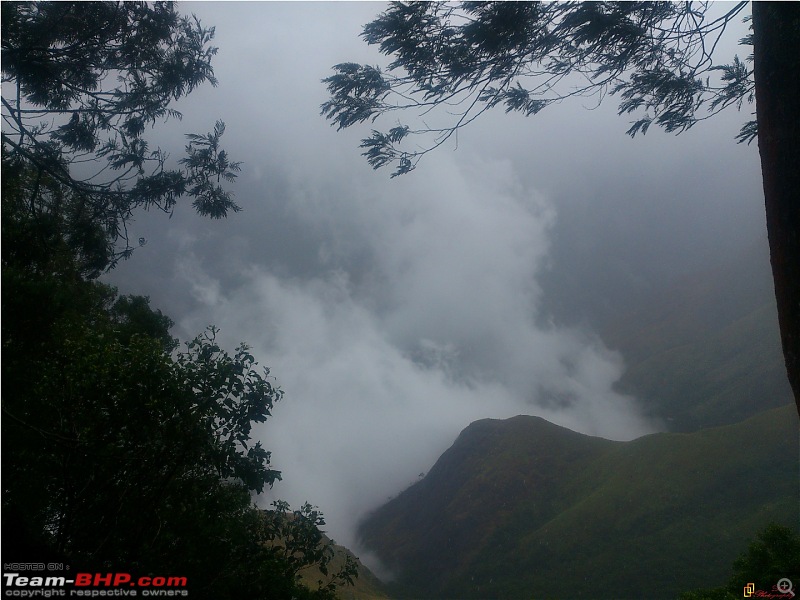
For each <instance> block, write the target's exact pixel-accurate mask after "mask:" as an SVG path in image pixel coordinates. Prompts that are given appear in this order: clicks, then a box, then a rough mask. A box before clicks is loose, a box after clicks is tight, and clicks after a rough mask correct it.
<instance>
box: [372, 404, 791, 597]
mask: <svg viewBox="0 0 800 600" xmlns="http://www.w3.org/2000/svg"><path fill="white" fill-rule="evenodd" d="M799 450H800V448H799V447H798V429H797V416H796V414H795V413H794V408H793V406H792V405H789V406H786V407H783V408H778V409H774V410H771V411H768V412H765V413H763V414H760V415H757V416H756V417H753V418H751V419H749V420H747V421H745V422H742V423H739V424H736V425H730V426H725V427H719V428H715V429H709V430H704V431H699V432H696V433H690V434H675V433H672V434H654V435H650V436H645V437H643V438H639V439H638V440H634V441H631V442H611V441H608V440H604V439H600V438H593V437H590V436H585V435H581V434H578V433H575V432H572V431H569V430H567V429H564V428H561V427H558V426H556V425H553V424H551V423H548V422H546V421H544V420H543V419H540V418H537V417H515V418H513V419H508V420H505V421H495V420H483V421H478V422H476V423H473V424H472V425H470V426H469V427H468V428H467V429H465V430H464V431H463V432H462V434H461V435H460V436H459V438H458V439H457V440H456V442H455V443H454V444H453V446H452V447H451V448H450V449H449V450H448V451H447V452H445V453H444V454H443V455H442V457H441V458H440V459H439V461H438V462H437V463H436V465H435V466H434V467H433V468H432V469H431V471H430V472H429V473H428V475H427V476H426V477H425V478H424V479H423V480H421V481H420V482H418V483H417V484H415V485H413V486H412V487H410V488H409V489H407V490H406V491H405V492H403V493H402V494H401V495H399V496H398V497H397V498H395V499H394V500H393V501H391V502H389V503H388V504H386V505H384V506H383V507H381V508H380V509H378V510H377V511H376V512H375V513H373V514H372V515H371V516H370V518H369V519H368V520H367V521H366V522H365V523H364V524H363V525H362V528H361V534H362V538H363V542H364V543H365V545H366V546H367V547H368V548H370V549H371V550H373V551H375V552H376V553H377V555H378V556H379V557H380V558H381V560H383V561H384V562H385V563H386V565H387V566H388V567H389V568H390V569H393V570H394V572H395V574H396V577H397V579H396V583H395V585H396V590H395V591H396V592H398V593H399V594H401V595H408V596H411V597H415V598H434V597H436V598H506V597H512V598H517V597H527V598H530V597H531V596H533V597H541V596H547V597H555V598H558V597H561V598H641V597H648V598H668V597H669V598H674V597H675V596H676V595H677V593H678V592H680V591H681V590H687V589H692V588H696V587H702V586H708V585H710V584H715V583H717V582H722V581H723V580H724V579H725V578H726V577H727V574H728V569H729V567H730V564H731V562H732V560H733V559H734V558H735V557H736V556H737V554H738V553H739V552H740V551H741V550H742V549H743V548H744V545H745V542H746V540H747V539H748V538H749V537H751V536H752V535H753V534H754V533H755V532H756V531H757V530H758V529H759V528H760V527H762V526H763V525H765V524H766V523H767V522H769V521H771V520H772V521H776V522H779V523H783V524H788V525H791V526H796V525H797V523H798V501H797V474H798V451H799Z"/></svg>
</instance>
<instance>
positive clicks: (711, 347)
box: [601, 247, 792, 431]
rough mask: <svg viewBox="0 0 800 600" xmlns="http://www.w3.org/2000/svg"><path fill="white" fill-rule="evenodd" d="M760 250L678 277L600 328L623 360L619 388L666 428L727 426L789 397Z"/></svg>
mask: <svg viewBox="0 0 800 600" xmlns="http://www.w3.org/2000/svg"><path fill="white" fill-rule="evenodd" d="M762 250H763V249H762V248H760V247H752V248H750V249H747V250H745V251H743V252H742V253H741V255H740V256H736V257H731V260H730V261H729V262H728V263H727V264H723V265H720V266H718V267H716V268H713V269H708V270H707V271H704V272H702V273H697V274H696V275H694V276H691V277H685V278H683V279H681V280H679V281H677V282H675V283H674V284H672V285H671V286H669V287H668V288H666V289H665V290H662V291H660V292H659V293H658V294H654V295H653V297H652V298H650V300H649V301H647V302H645V303H643V305H642V306H640V307H638V308H637V309H635V310H631V311H629V312H626V313H625V314H623V315H620V316H619V317H618V318H617V319H615V320H614V321H613V322H609V323H606V324H605V325H604V326H603V327H602V331H601V337H602V338H603V340H604V342H605V343H606V344H608V345H609V346H610V347H612V348H615V349H618V350H620V351H621V352H622V354H623V356H624V357H625V363H626V367H627V368H626V373H625V375H624V376H623V378H622V381H621V384H620V388H621V389H622V390H623V391H625V392H628V393H631V394H633V395H634V396H636V397H637V398H640V399H641V400H642V402H643V403H644V404H645V405H646V406H647V407H649V408H650V410H651V412H652V413H653V414H655V415H657V416H659V417H663V418H665V419H667V423H668V424H669V425H670V428H671V429H672V430H673V431H696V430H698V429H701V428H703V427H714V426H717V425H724V424H728V423H736V422H739V421H741V420H743V419H746V418H748V417H750V416H752V415H754V414H756V413H758V412H759V411H761V410H765V409H767V408H774V407H777V406H781V405H783V404H785V403H787V402H790V401H791V400H792V395H791V390H790V388H789V384H788V381H787V378H786V374H785V369H784V366H783V354H782V352H781V347H780V338H779V334H778V325H777V310H776V308H775V297H774V294H773V292H772V279H771V272H770V270H769V259H768V258H767V257H766V256H764V255H763V252H762Z"/></svg>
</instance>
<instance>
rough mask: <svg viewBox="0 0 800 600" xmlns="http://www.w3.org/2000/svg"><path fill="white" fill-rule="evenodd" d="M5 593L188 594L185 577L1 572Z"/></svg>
mask: <svg viewBox="0 0 800 600" xmlns="http://www.w3.org/2000/svg"><path fill="white" fill-rule="evenodd" d="M3 583H4V584H5V588H6V589H5V592H4V595H5V596H17V597H21V598H34V597H37V596H38V597H43V598H49V597H53V596H91V597H98V596H150V597H160V596H173V597H174V596H188V595H189V592H188V591H187V589H186V586H187V580H186V577H161V576H156V577H151V576H142V577H134V576H132V575H131V574H130V573H75V575H74V576H73V577H69V578H67V577H64V576H53V575H48V576H38V575H30V574H20V573H3Z"/></svg>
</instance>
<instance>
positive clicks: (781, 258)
mask: <svg viewBox="0 0 800 600" xmlns="http://www.w3.org/2000/svg"><path fill="white" fill-rule="evenodd" d="M715 6H716V5H715V4H714V3H705V2H703V3H694V2H681V3H675V2H585V3H584V2H559V3H539V2H459V3H438V2H436V3H428V2H409V3H401V2H394V3H392V4H391V6H390V7H389V9H388V10H387V11H386V12H384V13H382V14H381V15H379V16H378V17H377V18H376V19H375V20H373V21H372V22H370V23H368V24H367V25H365V26H364V29H363V33H362V37H363V39H364V40H365V41H366V42H367V43H369V44H375V45H378V46H379V48H380V51H381V52H382V53H383V54H385V55H387V56H391V57H392V59H393V60H392V62H391V63H390V64H389V65H388V70H387V71H385V72H384V71H382V70H381V69H380V68H378V67H373V66H370V65H360V64H356V63H342V64H338V65H336V66H334V67H333V70H334V74H333V75H331V76H330V77H327V78H326V79H324V80H323V81H324V83H325V84H326V85H327V87H328V91H329V92H330V99H329V100H328V101H327V102H325V103H324V104H323V105H322V114H323V115H325V116H326V117H327V118H328V119H330V120H331V121H332V125H335V126H337V127H338V128H339V129H342V128H346V127H350V126H352V125H356V124H359V123H364V122H367V121H370V122H374V121H376V120H377V119H378V118H379V117H381V116H385V115H393V114H395V113H403V114H404V115H406V116H408V117H409V118H410V119H413V121H411V122H410V124H403V123H399V122H398V123H397V124H396V125H395V126H393V127H391V128H389V129H388V130H385V131H378V130H373V131H372V132H371V135H370V137H367V138H365V139H363V140H362V142H361V147H362V148H363V155H364V156H365V157H366V158H367V160H368V161H369V163H370V164H371V165H372V166H373V167H374V168H376V169H377V168H380V167H382V166H385V165H389V164H393V165H396V169H395V171H394V173H393V174H392V176H393V177H394V176H396V175H401V174H404V173H408V172H410V171H411V170H413V169H414V168H415V167H416V166H417V164H418V162H419V160H420V159H421V158H422V157H423V156H424V155H425V154H427V153H428V152H430V151H431V150H433V149H434V148H436V147H438V146H440V145H442V144H443V143H444V142H445V141H447V140H448V139H449V138H450V137H451V136H453V135H454V134H455V133H456V132H457V131H458V130H459V129H460V128H461V127H464V126H466V125H468V124H469V123H471V122H472V121H474V120H475V119H477V118H478V117H479V116H480V115H481V114H483V113H484V112H486V111H487V110H489V109H492V108H495V107H502V108H504V109H505V111H506V112H511V111H518V112H522V113H523V114H525V115H528V116H531V115H535V114H538V113H539V112H541V111H543V110H544V109H545V108H547V107H548V106H550V105H551V104H554V103H558V102H561V101H563V100H566V99H568V98H570V97H573V96H583V97H586V96H591V97H593V98H595V99H596V100H597V102H600V101H602V100H603V99H604V98H605V97H606V96H608V95H617V96H618V97H619V99H620V103H619V108H618V112H619V114H621V115H635V120H634V121H633V122H632V123H631V124H630V127H629V129H628V131H627V133H628V134H629V135H631V136H635V135H636V134H638V133H645V132H646V131H647V130H648V128H649V127H650V126H651V125H657V126H659V127H663V128H664V129H665V130H666V131H669V132H675V133H680V132H682V131H686V130H687V129H690V128H691V127H693V126H694V125H696V124H697V123H698V122H700V121H703V120H705V119H708V118H710V117H712V116H713V115H715V114H717V113H718V112H719V111H721V110H723V109H724V108H726V107H728V106H736V107H738V108H741V107H742V106H743V105H744V104H745V103H748V104H749V103H752V102H753V101H754V100H755V103H756V118H755V119H754V120H750V121H748V122H747V123H746V124H745V125H744V126H743V127H742V129H741V131H740V133H739V135H738V136H737V137H738V140H739V141H740V142H741V141H748V142H750V141H751V140H753V139H755V137H756V136H757V137H758V145H759V150H760V152H761V166H762V173H763V179H764V195H765V199H766V210H767V229H768V233H769V242H770V250H771V258H772V266H773V275H774V280H775V292H776V297H777V300H778V315H779V321H780V330H781V338H782V342H783V349H784V355H785V358H786V366H787V371H788V374H789V380H790V383H791V385H792V389H793V391H794V395H795V400H796V402H797V404H798V411H800V236H798V235H797V231H798V229H800V198H798V190H799V189H800V170H798V169H797V164H798V161H800V119H798V114H797V102H796V99H797V98H798V96H800V83H799V82H798V81H799V80H798V78H797V77H796V73H797V72H798V68H800V33H798V32H800V5H798V4H797V3H794V2H780V3H779V2H754V3H752V10H753V14H752V34H751V35H748V36H746V37H745V38H743V39H742V40H741V43H742V44H744V45H752V46H753V55H752V56H748V57H747V58H746V59H744V60H742V59H740V58H739V57H738V56H734V57H733V60H732V61H730V62H729V63H728V64H719V62H715V60H714V58H715V57H714V54H715V51H716V49H717V46H718V44H719V41H720V39H721V37H722V35H723V34H724V32H725V30H726V28H727V26H728V25H729V24H730V23H731V22H732V21H733V20H734V19H736V18H737V17H739V16H740V15H742V14H743V13H744V11H745V9H746V8H747V6H748V3H746V2H739V3H736V4H726V5H724V9H723V10H722V12H721V14H719V16H712V14H713V11H714V7H715ZM437 107H439V108H441V109H443V110H440V111H436V110H434V109H436V108H437ZM412 138H414V139H415V140H417V141H419V140H426V141H423V142H422V145H416V144H415V145H413V146H412V145H411V140H412Z"/></svg>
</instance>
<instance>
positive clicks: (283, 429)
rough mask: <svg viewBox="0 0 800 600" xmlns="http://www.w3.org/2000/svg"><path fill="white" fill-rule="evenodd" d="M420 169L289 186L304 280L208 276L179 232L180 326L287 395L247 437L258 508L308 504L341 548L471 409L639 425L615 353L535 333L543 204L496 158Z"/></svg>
mask: <svg viewBox="0 0 800 600" xmlns="http://www.w3.org/2000/svg"><path fill="white" fill-rule="evenodd" d="M436 161H437V164H436V165H431V166H432V167H435V168H430V169H428V170H427V171H426V172H425V173H421V175H420V176H418V177H415V178H414V179H409V180H408V181H407V182H405V183H404V185H403V186H395V187H391V186H387V188H386V191H385V192H383V193H382V194H381V196H380V197H379V198H376V197H374V194H372V193H369V192H367V191H364V190H362V192H358V191H356V192H354V193H351V194H350V195H349V196H348V197H347V198H345V199H342V198H338V197H336V196H334V195H329V194H328V193H326V192H325V191H323V190H326V189H331V187H332V188H333V189H334V190H335V189H336V186H325V185H323V182H319V181H316V182H313V185H311V186H310V187H309V189H313V190H316V191H315V192H314V193H308V194H303V193H295V194H293V198H295V200H296V201H295V202H294V203H293V204H292V209H291V210H292V211H293V212H294V213H295V214H294V217H295V220H294V226H295V227H298V230H297V232H296V233H297V235H298V236H301V237H303V239H304V240H305V243H306V244H310V245H312V246H314V247H315V250H316V255H317V259H318V264H319V268H318V269H316V270H315V271H313V272H307V273H305V274H299V275H298V274H297V273H295V272H291V273H287V272H285V270H281V269H274V270H273V269H270V268H269V267H268V266H265V265H264V264H263V263H262V264H259V263H257V262H248V261H246V260H243V261H237V262H235V263H229V264H230V268H231V269H232V270H233V271H235V272H233V273H232V272H230V270H229V271H228V272H226V273H225V276H224V277H225V278H226V279H225V281H223V279H222V278H220V277H219V276H217V275H216V273H217V272H219V270H218V269H213V268H209V267H208V264H209V261H208V260H207V259H206V258H204V254H205V253H207V252H208V249H207V247H205V246H204V245H203V240H202V238H192V237H191V236H186V237H184V238H183V239H182V252H181V253H180V257H181V258H180V259H179V260H178V262H177V263H176V270H175V283H176V284H178V285H180V284H181V283H182V285H183V286H185V289H186V291H187V292H188V293H190V295H191V296H192V298H193V300H194V308H193V309H191V310H190V311H188V312H187V314H185V315H183V316H182V318H181V319H180V321H179V329H180V331H181V334H182V336H183V337H188V336H189V335H191V332H198V331H200V330H202V329H203V328H204V327H205V326H206V325H207V324H209V323H214V324H216V325H218V326H219V327H220V328H221V330H222V331H221V334H220V335H221V339H222V340H223V341H224V342H225V343H226V344H227V345H228V346H229V347H231V346H233V345H235V344H236V343H238V342H239V341H240V340H246V341H247V342H248V343H249V344H250V345H251V346H252V348H253V351H254V354H255V355H256V356H257V357H258V358H259V360H260V361H261V362H262V364H265V365H268V366H269V367H270V369H271V370H272V373H273V375H274V376H275V377H276V379H277V382H278V384H279V385H280V386H281V387H282V388H283V389H284V390H285V392H286V397H285V400H284V401H283V403H282V404H281V405H280V406H278V407H277V408H276V410H275V412H274V416H273V418H272V420H271V421H270V422H268V423H267V424H266V425H265V426H264V427H263V428H261V430H260V431H259V433H258V435H259V437H260V438H261V439H262V440H263V442H264V445H265V446H266V447H267V448H269V449H270V450H272V452H273V461H274V464H275V466H276V467H277V468H279V469H282V470H283V471H284V474H285V481H284V482H281V483H279V484H277V485H276V486H275V488H274V490H273V491H272V492H271V493H270V494H268V495H267V496H266V497H265V498H264V499H263V500H264V501H268V500H269V498H270V497H281V498H285V499H287V500H289V501H290V502H292V503H293V504H299V503H301V502H303V501H305V500H309V501H311V502H312V503H314V504H318V505H319V506H320V507H321V508H322V510H323V511H324V512H325V514H326V516H327V518H328V524H329V527H330V533H331V534H332V536H333V537H334V538H335V539H337V541H339V542H341V543H344V544H346V545H350V546H353V545H355V544H356V540H355V537H354V530H355V526H356V524H357V522H358V520H359V519H360V518H362V517H363V516H364V515H365V514H366V513H367V512H368V511H369V510H371V509H373V508H375V507H377V506H378V505H379V504H380V503H382V502H383V501H385V500H386V498H387V496H388V495H391V494H394V493H396V492H398V491H400V490H401V489H402V488H404V487H405V486H407V485H408V484H409V483H412V482H413V481H414V480H416V479H417V478H418V476H419V474H420V473H421V472H424V471H427V469H428V468H429V467H430V466H431V465H432V464H433V462H434V461H435V460H436V458H437V457H438V456H439V455H440V454H441V452H443V451H444V450H445V449H446V448H447V446H449V445H450V444H451V443H452V442H453V440H454V439H455V437H456V436H457V434H458V432H459V431H460V430H461V429H463V428H464V427H465V426H466V425H468V424H469V423H470V422H472V421H474V420H476V419H480V418H487V417H492V418H506V417H511V416H514V415H517V414H535V415H540V416H543V417H545V418H547V419H549V420H551V421H553V422H556V423H559V424H562V425H564V426H567V427H569V428H571V429H575V430H578V431H581V432H584V433H588V434H592V435H600V436H603V437H608V438H612V439H631V438H633V437H637V436H639V435H642V434H644V433H647V432H651V431H653V430H654V429H655V428H656V424H654V423H650V422H648V421H647V420H646V419H644V418H642V417H641V416H640V415H639V412H638V409H637V405H636V403H635V402H634V400H633V399H631V398H628V397H625V396H622V395H620V394H617V393H616V392H614V391H613V389H612V386H613V383H614V382H615V381H616V380H617V379H618V378H619V376H620V375H621V373H622V368H623V365H622V362H621V360H620V359H619V357H618V356H617V355H615V354H614V353H612V352H610V351H608V350H607V349H605V348H604V347H603V346H602V344H601V342H600V341H599V340H598V339H596V338H592V337H591V336H589V335H588V334H585V333H582V332H580V331H578V330H572V329H558V328H556V327H554V326H552V325H548V326H544V327H542V326H537V321H540V319H539V314H538V307H539V301H540V295H541V290H540V289H539V286H538V285H537V283H536V274H537V272H538V270H539V269H540V267H541V265H542V262H543V261H544V259H545V258H546V256H547V252H548V245H549V237H548V232H549V230H550V228H551V227H552V224H553V221H554V218H555V211H554V209H553V207H552V206H551V205H550V203H549V202H548V201H547V199H545V198H543V197H542V196H541V195H539V194H537V193H536V192H534V191H532V190H530V189H526V188H524V187H523V186H522V185H521V184H519V182H518V179H517V178H516V176H515V174H514V173H513V172H512V169H511V166H510V164H509V163H508V162H473V163H472V164H467V165H463V166H459V165H457V164H456V163H455V162H454V161H453V160H452V159H451V158H450V157H448V156H442V157H437V158H436ZM294 185H296V186H298V187H300V188H302V186H303V183H302V182H300V181H297V182H294ZM334 193H335V192H334ZM298 198H299V199H300V200H297V199H298ZM323 225H324V226H323ZM322 229H324V230H325V231H326V232H327V233H326V235H324V236H317V235H315V233H314V232H317V231H320V230H322Z"/></svg>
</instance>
